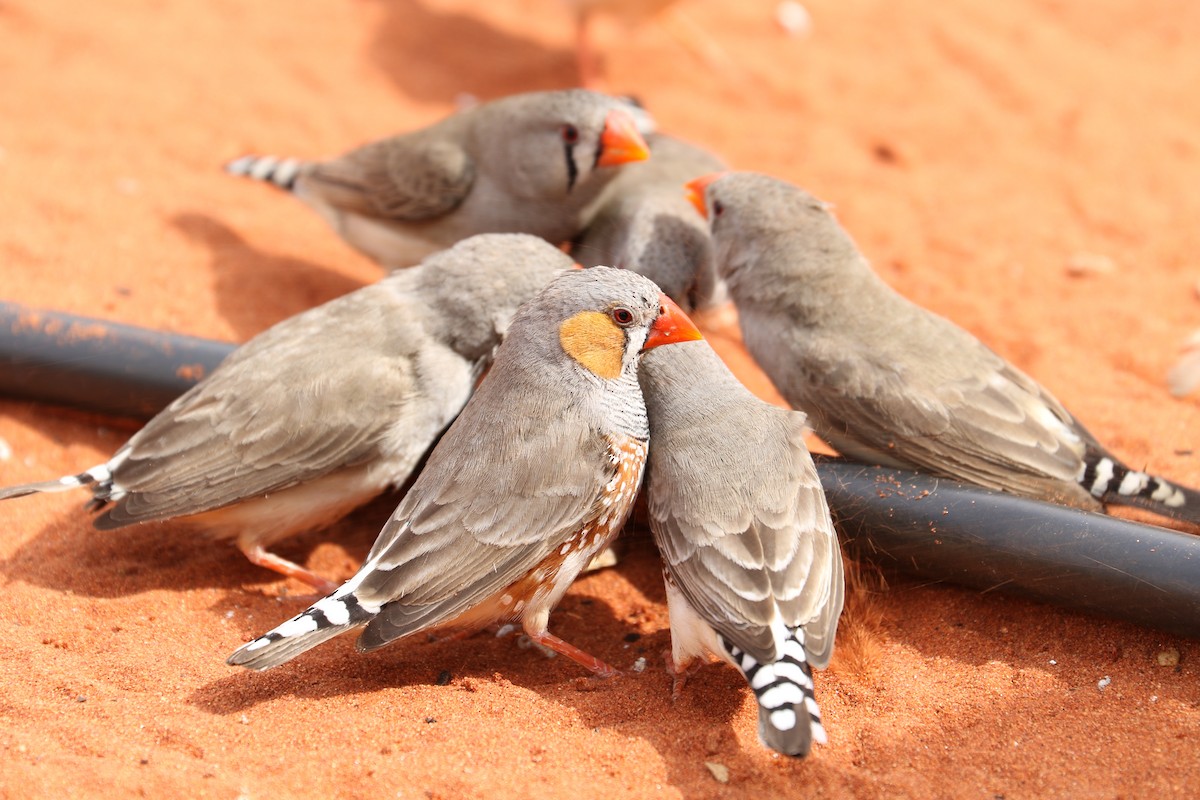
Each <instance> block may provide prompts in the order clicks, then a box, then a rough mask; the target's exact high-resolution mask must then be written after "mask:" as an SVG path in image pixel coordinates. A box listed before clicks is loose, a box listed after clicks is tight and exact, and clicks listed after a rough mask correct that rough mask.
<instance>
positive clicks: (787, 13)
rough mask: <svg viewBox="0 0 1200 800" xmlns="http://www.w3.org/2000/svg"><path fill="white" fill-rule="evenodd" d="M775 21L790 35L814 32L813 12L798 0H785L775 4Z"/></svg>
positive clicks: (805, 34)
mask: <svg viewBox="0 0 1200 800" xmlns="http://www.w3.org/2000/svg"><path fill="white" fill-rule="evenodd" d="M775 21H776V22H778V23H779V27H781V28H783V30H784V32H785V33H786V34H787V35H788V36H807V35H808V34H810V33H812V14H809V13H808V9H807V8H805V7H804V6H802V5H800V4H799V3H797V2H796V0H783V2H782V3H780V4H779V5H777V6H775Z"/></svg>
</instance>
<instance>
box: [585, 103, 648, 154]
mask: <svg viewBox="0 0 1200 800" xmlns="http://www.w3.org/2000/svg"><path fill="white" fill-rule="evenodd" d="M649 157H650V146H649V145H648V144H646V140H645V139H643V138H642V135H641V134H640V133H638V129H637V124H636V123H635V122H634V121H633V116H631V115H630V114H629V113H628V112H626V111H622V110H621V109H619V108H614V109H613V110H612V111H609V112H608V116H607V117H605V118H604V132H603V133H601V134H600V158H598V159H596V166H599V167H616V166H620V165H621V164H629V163H631V162H633V161H645V160H646V159H647V158H649Z"/></svg>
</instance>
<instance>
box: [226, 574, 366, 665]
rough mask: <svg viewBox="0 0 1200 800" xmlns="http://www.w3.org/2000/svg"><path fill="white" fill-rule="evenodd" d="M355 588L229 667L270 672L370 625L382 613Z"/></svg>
mask: <svg viewBox="0 0 1200 800" xmlns="http://www.w3.org/2000/svg"><path fill="white" fill-rule="evenodd" d="M352 585H353V584H352V583H347V584H345V585H343V586H342V587H341V588H340V589H338V590H337V591H336V592H334V593H333V594H331V595H329V596H328V597H324V598H322V599H320V600H318V601H317V602H315V603H313V604H312V605H311V606H310V607H309V608H308V610H306V611H304V612H303V613H300V614H297V615H296V616H294V617H292V618H291V619H289V620H288V621H287V622H284V623H283V624H282V625H279V626H277V627H275V628H274V629H273V630H270V631H268V632H267V633H264V634H263V635H262V636H260V637H258V638H257V639H255V640H254V641H252V642H249V643H247V644H244V645H242V646H241V647H239V648H238V649H237V650H236V651H235V652H234V653H233V655H231V656H230V657H229V658H228V659H227V660H226V662H225V663H227V664H230V665H233V666H241V667H247V668H249V669H253V670H259V671H262V670H264V669H270V668H271V667H277V666H279V665H280V664H282V663H284V662H285V661H290V660H291V659H293V658H295V657H296V656H298V655H300V654H301V653H303V652H305V651H306V650H310V649H311V648H313V647H316V646H317V645H319V644H321V643H322V642H327V641H329V640H330V639H332V638H333V637H335V636H337V635H338V634H341V633H345V632H346V631H348V630H352V629H353V628H357V627H359V626H362V625H366V624H367V623H368V622H370V621H371V620H372V619H373V618H374V617H375V615H376V614H378V613H379V609H378V608H375V609H369V608H367V607H365V606H364V605H363V604H362V603H360V602H359V599H358V597H356V596H355V595H354V592H353V588H352Z"/></svg>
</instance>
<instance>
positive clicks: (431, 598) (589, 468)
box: [229, 267, 700, 676]
mask: <svg viewBox="0 0 1200 800" xmlns="http://www.w3.org/2000/svg"><path fill="white" fill-rule="evenodd" d="M699 338H700V334H699V332H698V331H697V330H696V328H695V326H694V325H693V324H692V323H691V321H690V320H689V319H688V318H687V316H686V315H685V314H684V313H683V312H682V311H680V310H679V308H678V306H676V305H675V304H674V303H673V302H672V301H671V300H670V299H669V298H668V297H666V295H663V294H662V293H661V292H660V291H659V289H658V287H657V286H655V285H654V284H653V283H652V282H650V281H649V280H647V279H645V278H643V277H641V276H640V275H636V274H634V273H631V272H627V271H625V270H619V269H612V268H608V267H595V268H593V269H589V270H578V271H570V272H567V273H564V274H562V275H561V276H559V277H558V278H557V279H555V280H554V281H553V282H551V283H550V285H549V286H547V287H546V289H544V290H543V291H542V292H541V293H540V294H539V295H537V296H536V297H535V298H534V299H533V300H531V301H529V302H528V303H527V304H526V305H525V306H523V307H522V308H521V310H520V311H519V312H518V314H517V316H516V318H515V319H514V320H513V323H512V326H511V327H510V329H509V333H508V337H507V338H506V339H505V341H504V343H503V344H502V345H501V346H500V348H499V350H498V351H497V353H496V358H495V362H494V365H493V366H492V370H491V372H490V373H488V375H487V377H486V378H485V379H484V380H483V382H482V383H481V384H480V386H479V389H478V390H477V391H476V392H475V395H474V396H473V397H472V398H471V401H470V402H469V403H467V406H466V408H464V409H463V412H462V414H461V415H460V416H459V418H458V420H456V421H455V423H454V424H453V425H452V426H451V427H450V429H449V430H448V431H447V432H446V435H445V436H444V437H443V438H442V440H441V442H440V443H439V444H438V446H437V447H436V448H435V449H434V451H433V452H432V453H431V454H430V456H429V461H428V463H427V465H426V467H425V469H424V471H423V472H422V473H421V474H420V476H419V477H418V478H417V480H416V481H415V482H414V483H413V486H412V488H411V489H410V490H409V493H408V494H407V495H406V496H405V498H404V499H403V500H402V501H401V503H400V506H399V507H398V508H397V509H396V511H395V513H394V514H392V517H391V519H390V520H389V521H388V523H387V524H386V525H385V526H384V528H383V531H382V533H380V535H379V538H378V540H377V541H376V542H375V546H374V547H373V548H372V549H371V552H370V553H369V554H368V556H367V559H366V561H365V562H364V563H363V566H362V568H361V569H360V570H359V571H358V573H357V574H356V575H354V576H353V577H352V578H350V580H348V581H346V583H345V584H343V585H342V586H341V587H340V588H339V589H337V590H336V591H335V592H333V593H332V594H330V595H329V596H327V597H325V598H323V599H321V600H319V601H317V602H316V603H315V604H313V605H312V606H311V607H310V608H309V609H308V610H306V611H304V612H303V613H301V614H299V615H297V616H296V617H293V618H292V619H290V620H288V621H287V622H284V623H283V624H282V625H280V626H278V627H277V628H275V629H274V630H272V631H270V632H268V633H266V634H264V635H263V636H260V637H259V638H257V639H255V640H254V641H252V642H250V643H248V644H246V645H244V646H243V647H241V648H240V649H239V650H237V651H236V652H235V653H234V654H233V655H232V656H230V658H229V663H230V664H235V665H240V666H244V667H249V668H251V669H256V670H262V669H267V668H269V667H273V666H276V665H278V664H281V663H283V662H285V661H288V660H289V659H291V658H293V657H295V656H296V655H298V654H300V653H302V652H304V651H305V650H308V649H310V648H312V647H314V646H316V645H318V644H320V643H321V642H324V641H326V640H328V639H330V638H332V637H334V636H336V635H338V634H340V633H342V632H344V631H347V630H350V629H352V628H359V627H365V630H364V631H363V633H362V635H361V636H360V637H359V640H358V646H359V648H360V649H362V650H373V649H375V648H377V647H381V646H383V645H385V644H388V643H389V642H391V641H393V640H395V639H400V638H402V637H405V636H410V635H412V634H414V633H417V632H419V631H426V630H430V629H434V628H438V629H448V630H456V631H470V630H474V629H478V628H482V627H484V626H486V625H488V624H491V623H494V622H506V621H519V622H520V623H521V624H522V626H523V627H524V629H525V633H526V634H528V635H529V637H530V638H531V639H532V640H533V641H535V642H537V643H539V644H542V645H544V646H546V647H548V648H550V649H552V650H554V651H556V652H558V653H560V654H562V655H565V656H567V657H568V658H571V659H573V660H574V661H576V662H578V663H579V664H581V665H583V666H584V667H586V668H587V669H589V670H591V671H592V672H593V673H595V674H596V675H599V676H609V675H613V674H615V672H616V670H614V669H613V668H612V667H610V666H609V665H608V664H606V663H604V662H603V661H602V660H600V659H599V658H596V657H595V656H592V655H589V654H588V653H585V652H584V651H582V650H580V649H579V648H577V647H575V646H573V645H571V644H568V643H567V642H565V641H563V640H561V639H559V638H558V637H557V636H554V635H553V634H551V633H550V632H549V631H548V630H547V625H548V621H549V617H550V612H551V610H553V608H554V607H555V606H556V605H557V604H558V601H559V600H560V599H561V598H562V596H563V594H564V593H565V592H566V590H567V587H568V586H570V584H571V582H572V581H573V580H574V579H575V576H576V575H578V574H579V572H580V570H582V569H583V568H584V567H585V566H586V565H587V564H588V562H589V561H590V560H591V559H592V557H593V556H594V555H595V554H596V553H599V552H600V551H601V550H603V549H604V547H605V546H607V545H608V543H609V542H610V541H611V540H612V539H613V538H614V537H615V536H616V535H617V533H618V532H619V531H620V530H621V527H622V525H623V524H624V522H625V519H626V517H627V516H628V515H629V512H630V510H631V508H632V506H633V500H634V497H635V496H636V494H637V491H638V487H639V486H640V484H641V481H642V470H643V467H644V465H645V461H646V454H647V447H648V445H649V429H648V423H647V420H646V406H645V403H644V401H643V399H642V392H641V388H640V387H639V385H638V376H637V370H638V363H639V361H640V358H641V354H642V353H643V352H644V351H646V350H650V349H652V348H655V347H658V346H660V345H664V344H669V343H672V342H680V341H687V340H691V339H699Z"/></svg>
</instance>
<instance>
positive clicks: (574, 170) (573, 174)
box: [563, 142, 600, 192]
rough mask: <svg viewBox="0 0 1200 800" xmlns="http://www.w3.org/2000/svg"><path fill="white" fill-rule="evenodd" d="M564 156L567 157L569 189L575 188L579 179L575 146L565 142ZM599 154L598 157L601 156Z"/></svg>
mask: <svg viewBox="0 0 1200 800" xmlns="http://www.w3.org/2000/svg"><path fill="white" fill-rule="evenodd" d="M563 156H564V157H565V158H566V159H567V191H568V192H570V191H571V190H572V189H574V188H575V181H577V180H578V179H579V166H578V165H577V164H576V163H575V148H574V147H573V146H572V145H571V144H570V143H569V142H563ZM599 157H600V156H599V154H597V155H596V158H599Z"/></svg>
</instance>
